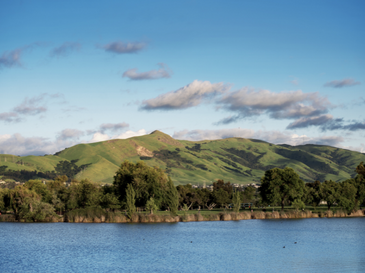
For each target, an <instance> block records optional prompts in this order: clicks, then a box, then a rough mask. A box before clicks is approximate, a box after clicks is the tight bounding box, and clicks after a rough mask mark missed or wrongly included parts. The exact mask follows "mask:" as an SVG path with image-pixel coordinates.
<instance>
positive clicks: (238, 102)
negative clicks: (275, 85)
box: [217, 87, 331, 124]
mask: <svg viewBox="0 0 365 273" xmlns="http://www.w3.org/2000/svg"><path fill="white" fill-rule="evenodd" d="M217 103H218V104H220V105H222V107H223V108H224V109H226V110H228V111H231V112H235V113H237V115H236V116H233V117H229V118H225V119H223V120H221V121H220V122H218V123H222V124H228V123H231V122H234V121H237V120H238V119H242V118H244V117H250V116H257V115H262V114H268V115H269V116H270V117H271V118H274V119H293V118H301V117H303V116H317V115H319V114H323V113H326V112H327V111H328V107H331V103H330V102H329V101H328V100H327V98H325V97H321V96H319V94H318V93H303V92H302V91H301V90H298V91H291V92H281V93H275V92H271V91H269V90H259V91H255V90H253V89H249V88H247V87H246V88H242V89H240V90H238V91H235V92H230V93H227V94H226V95H224V96H223V97H222V98H221V99H219V100H218V101H217Z"/></svg>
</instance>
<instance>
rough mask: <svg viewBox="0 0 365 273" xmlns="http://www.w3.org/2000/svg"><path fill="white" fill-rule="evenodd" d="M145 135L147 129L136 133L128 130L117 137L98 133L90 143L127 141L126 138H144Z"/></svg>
mask: <svg viewBox="0 0 365 273" xmlns="http://www.w3.org/2000/svg"><path fill="white" fill-rule="evenodd" d="M145 134H147V133H146V130H145V129H141V130H138V131H136V132H134V131H130V130H128V131H126V132H124V133H122V134H120V135H115V136H109V135H107V134H103V133H101V132H96V133H94V134H93V137H92V139H91V140H90V141H89V142H90V143H91V142H100V141H106V140H109V139H126V138H130V137H136V136H143V135H145Z"/></svg>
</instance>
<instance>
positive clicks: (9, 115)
mask: <svg viewBox="0 0 365 273" xmlns="http://www.w3.org/2000/svg"><path fill="white" fill-rule="evenodd" d="M0 120H1V121H5V122H8V123H12V122H13V123H16V122H20V121H21V118H20V117H19V115H18V114H17V113H14V112H4V113H0Z"/></svg>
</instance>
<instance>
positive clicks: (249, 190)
mask: <svg viewBox="0 0 365 273" xmlns="http://www.w3.org/2000/svg"><path fill="white" fill-rule="evenodd" d="M255 193H256V189H255V188H254V187H251V186H248V187H246V188H245V190H244V191H243V201H244V202H245V203H251V202H252V201H253V199H254V195H255Z"/></svg>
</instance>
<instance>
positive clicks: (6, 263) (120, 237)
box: [0, 218, 365, 272]
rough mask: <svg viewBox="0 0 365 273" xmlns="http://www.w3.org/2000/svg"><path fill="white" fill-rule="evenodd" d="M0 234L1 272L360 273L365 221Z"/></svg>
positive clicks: (60, 227) (50, 227)
mask: <svg viewBox="0 0 365 273" xmlns="http://www.w3.org/2000/svg"><path fill="white" fill-rule="evenodd" d="M0 230H1V233H0V272H365V218H351V219H342V218H337V219H336V218H335V219H302V220H247V221H230V222H191V223H174V224H167V223H166V224H165V223H162V224H72V223H44V224H38V223H34V224H23V223H0ZM294 242H297V244H295V243H294ZM283 246H285V248H283Z"/></svg>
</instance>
